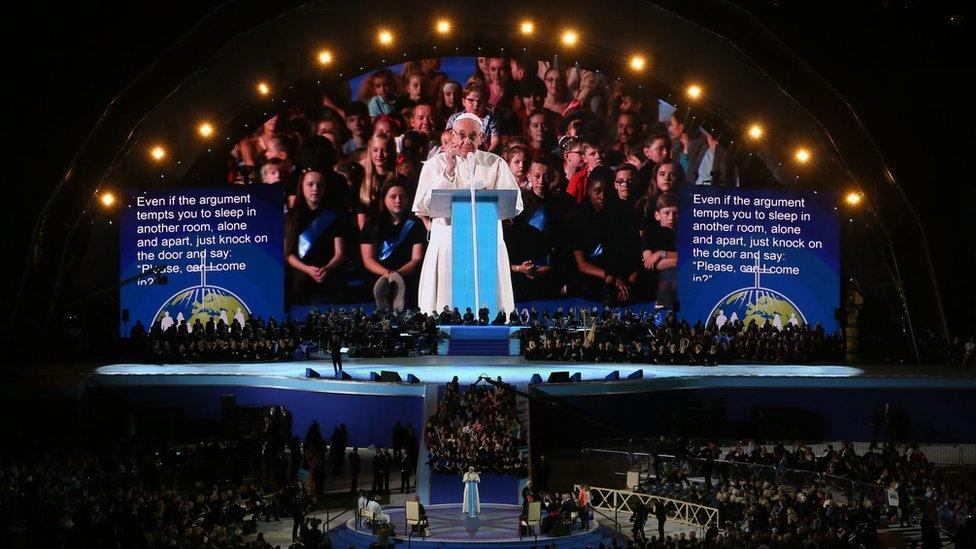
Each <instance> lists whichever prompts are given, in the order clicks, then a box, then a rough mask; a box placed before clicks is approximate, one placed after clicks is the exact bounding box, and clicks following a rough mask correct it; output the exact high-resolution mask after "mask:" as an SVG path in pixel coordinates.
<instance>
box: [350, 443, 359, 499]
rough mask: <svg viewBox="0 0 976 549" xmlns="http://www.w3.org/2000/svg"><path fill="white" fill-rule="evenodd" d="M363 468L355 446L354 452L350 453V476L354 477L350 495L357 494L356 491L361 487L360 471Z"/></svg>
mask: <svg viewBox="0 0 976 549" xmlns="http://www.w3.org/2000/svg"><path fill="white" fill-rule="evenodd" d="M361 466H362V465H361V463H360V461H359V451H358V449H357V448H356V447H355V446H353V448H352V451H351V452H349V475H350V476H351V477H352V486H351V487H350V488H349V493H351V494H355V493H356V489H357V488H358V487H359V469H360V467H361Z"/></svg>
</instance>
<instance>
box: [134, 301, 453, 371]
mask: <svg viewBox="0 0 976 549" xmlns="http://www.w3.org/2000/svg"><path fill="white" fill-rule="evenodd" d="M167 319H169V320H167ZM438 333H439V332H438V329H437V324H436V319H435V318H430V317H429V316H428V315H423V314H420V313H419V312H418V311H416V310H411V311H404V312H401V311H397V310H391V309H387V310H382V311H380V310H375V311H373V312H372V313H369V314H367V313H366V312H365V311H364V310H363V309H362V308H353V309H349V310H346V309H338V310H336V309H329V310H327V311H325V312H319V311H312V312H310V313H309V315H308V316H307V317H306V318H305V320H303V321H302V322H300V323H299V322H296V321H294V320H292V319H288V320H286V321H285V322H282V323H278V322H277V321H276V320H275V319H274V317H271V318H269V319H268V321H267V322H265V321H264V320H263V319H262V318H261V317H255V316H251V315H247V316H246V318H245V315H244V314H243V313H240V312H238V313H237V315H235V317H234V318H233V319H231V320H230V322H229V323H227V322H224V319H223V317H220V318H217V320H216V321H215V320H214V319H213V318H211V319H210V320H208V321H207V322H206V323H203V322H201V321H200V320H199V319H197V320H194V321H193V323H192V324H191V323H188V322H187V320H186V319H184V318H182V317H181V316H180V317H177V319H176V320H173V319H170V318H169V316H168V315H166V316H164V317H163V318H162V319H161V320H156V321H155V322H154V323H153V325H152V327H151V328H150V330H149V332H148V333H147V332H146V330H145V328H144V326H143V325H142V323H141V322H139V321H136V323H135V325H134V326H133V327H132V329H131V331H130V337H129V342H128V345H129V349H128V350H129V351H130V352H131V354H132V355H133V356H134V357H136V358H138V359H141V360H146V361H151V362H155V363H167V364H174V363H187V362H190V363H194V362H215V361H233V362H249V361H275V360H292V359H296V360H303V359H307V358H309V357H310V356H311V354H312V353H314V352H327V350H328V349H329V348H330V344H331V339H332V338H333V337H335V338H336V339H337V340H338V341H337V343H338V345H339V346H341V347H347V348H348V349H349V355H350V356H357V357H396V356H409V355H410V354H436V352H437V338H438ZM401 334H408V335H407V336H403V335H401Z"/></svg>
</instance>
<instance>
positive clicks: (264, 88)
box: [258, 82, 271, 96]
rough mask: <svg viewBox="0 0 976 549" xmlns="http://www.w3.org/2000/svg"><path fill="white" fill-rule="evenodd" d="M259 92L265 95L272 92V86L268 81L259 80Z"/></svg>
mask: <svg viewBox="0 0 976 549" xmlns="http://www.w3.org/2000/svg"><path fill="white" fill-rule="evenodd" d="M258 93H259V94H261V95H264V96H267V95H270V94H271V86H270V85H269V84H268V83H267V82H258Z"/></svg>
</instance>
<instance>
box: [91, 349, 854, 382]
mask: <svg viewBox="0 0 976 549" xmlns="http://www.w3.org/2000/svg"><path fill="white" fill-rule="evenodd" d="M306 368H312V369H313V370H316V371H317V372H318V373H319V374H321V375H322V377H323V378H327V379H328V378H333V377H334V376H333V370H332V362H331V361H324V360H308V361H301V362H268V363H251V364H230V363H213V364H113V365H109V366H102V367H101V368H98V370H97V374H98V375H100V376H115V375H121V376H145V375H148V376H166V375H173V376H193V375H203V376H261V377H264V378H275V377H277V378H303V379H304V378H305V369H306ZM382 370H387V371H394V372H397V373H398V374H400V377H401V378H402V379H404V380H406V378H407V374H413V375H415V376H417V377H418V378H419V379H420V380H421V381H422V382H424V383H436V384H443V383H447V382H448V381H451V378H452V377H454V376H458V379H459V381H460V382H461V383H474V382H475V381H477V380H478V377H479V376H482V375H487V376H490V377H491V378H496V377H498V376H501V377H502V380H504V381H507V382H509V383H516V384H526V383H528V382H529V380H530V379H531V378H532V375H533V374H539V375H540V376H542V379H543V381H545V380H547V379H548V378H549V374H551V373H552V372H569V373H570V375H572V374H573V373H576V372H579V373H580V375H581V377H582V379H583V380H584V381H594V380H602V379H604V378H605V377H606V376H607V375H608V374H610V373H611V372H613V371H618V372H619V373H620V377H621V379H623V378H626V377H627V376H628V375H629V374H631V373H632V372H635V371H637V370H643V379H665V378H688V377H693V378H694V377H746V378H756V377H814V378H844V377H858V376H861V375H863V374H864V371H863V370H861V369H860V368H855V367H852V366H840V365H825V364H819V365H798V364H727V365H720V366H663V365H655V364H629V363H584V362H577V363H567V362H542V361H527V360H525V359H523V358H522V357H497V356H484V357H478V356H425V357H409V358H391V359H365V358H364V359H347V360H344V361H343V371H345V372H346V373H347V374H349V375H350V376H351V377H352V379H353V380H356V381H369V379H370V373H371V372H377V373H379V372H380V371H382Z"/></svg>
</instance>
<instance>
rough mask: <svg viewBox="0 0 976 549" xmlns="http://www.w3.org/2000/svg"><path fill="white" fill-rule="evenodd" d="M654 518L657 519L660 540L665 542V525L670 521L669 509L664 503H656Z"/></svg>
mask: <svg viewBox="0 0 976 549" xmlns="http://www.w3.org/2000/svg"><path fill="white" fill-rule="evenodd" d="M654 516H655V517H656V518H657V535H658V539H659V540H662V541H663V540H664V523H665V522H667V521H668V509H667V507H665V506H664V502H663V501H655V502H654Z"/></svg>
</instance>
